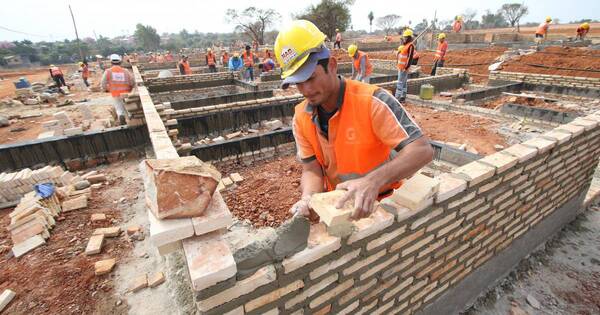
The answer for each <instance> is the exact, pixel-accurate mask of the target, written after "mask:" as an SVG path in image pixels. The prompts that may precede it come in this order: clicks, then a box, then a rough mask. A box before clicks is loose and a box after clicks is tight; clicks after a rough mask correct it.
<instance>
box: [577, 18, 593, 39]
mask: <svg viewBox="0 0 600 315" xmlns="http://www.w3.org/2000/svg"><path fill="white" fill-rule="evenodd" d="M589 31H590V23H588V22H585V23H583V24H581V25H579V27H578V28H577V37H576V38H575V39H580V40H584V39H585V37H586V36H587V33H588V32H589Z"/></svg>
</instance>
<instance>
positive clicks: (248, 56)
mask: <svg viewBox="0 0 600 315" xmlns="http://www.w3.org/2000/svg"><path fill="white" fill-rule="evenodd" d="M242 61H243V62H244V79H245V80H246V81H248V80H250V81H254V54H253V53H252V50H250V46H249V45H246V51H244V52H243V53H242Z"/></svg>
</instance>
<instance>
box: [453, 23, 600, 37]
mask: <svg viewBox="0 0 600 315" xmlns="http://www.w3.org/2000/svg"><path fill="white" fill-rule="evenodd" d="M541 22H542V21H540V23H541ZM578 26H579V24H558V25H556V24H553V25H550V29H549V30H548V35H549V36H552V35H563V36H571V37H575V35H576V32H575V30H576V29H577V27H578ZM536 30H537V26H529V27H521V28H520V31H519V33H521V34H535V31H536ZM512 32H514V29H513V28H510V27H505V28H488V29H477V30H466V31H465V33H466V34H481V33H486V34H497V33H512ZM598 36H600V23H590V32H589V33H588V37H598Z"/></svg>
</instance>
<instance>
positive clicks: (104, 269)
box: [94, 258, 117, 276]
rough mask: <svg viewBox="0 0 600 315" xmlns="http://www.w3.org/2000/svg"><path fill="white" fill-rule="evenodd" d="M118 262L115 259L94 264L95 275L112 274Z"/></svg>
mask: <svg viewBox="0 0 600 315" xmlns="http://www.w3.org/2000/svg"><path fill="white" fill-rule="evenodd" d="M116 263H117V260H116V259H115V258H110V259H105V260H100V261H97V262H95V263H94V274H95V275H96V276H101V275H104V274H107V273H109V272H111V270H112V269H113V267H114V266H115V264H116Z"/></svg>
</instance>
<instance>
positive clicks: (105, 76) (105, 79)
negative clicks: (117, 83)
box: [100, 71, 108, 92]
mask: <svg viewBox="0 0 600 315" xmlns="http://www.w3.org/2000/svg"><path fill="white" fill-rule="evenodd" d="M100 86H101V87H102V91H105V92H108V71H104V74H102V81H101V83H100Z"/></svg>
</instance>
